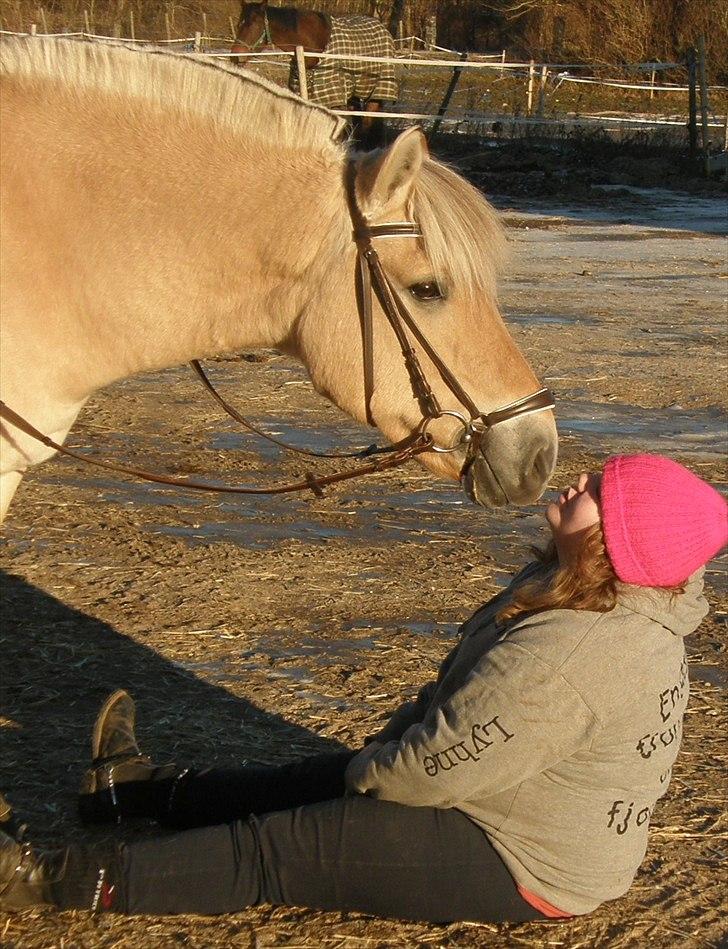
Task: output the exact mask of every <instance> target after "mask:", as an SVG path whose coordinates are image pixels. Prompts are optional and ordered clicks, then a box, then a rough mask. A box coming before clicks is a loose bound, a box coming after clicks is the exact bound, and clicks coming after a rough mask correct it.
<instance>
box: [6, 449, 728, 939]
mask: <svg viewBox="0 0 728 949" xmlns="http://www.w3.org/2000/svg"><path fill="white" fill-rule="evenodd" d="M546 520H547V522H548V525H549V527H550V529H551V533H552V543H551V545H550V547H549V549H548V550H547V551H546V552H545V553H544V554H543V555H542V557H541V558H540V561H539V562H538V563H535V564H531V565H529V566H528V567H526V568H525V569H524V570H522V571H521V573H519V574H518V575H517V576H516V577H515V579H514V580H513V581H512V582H511V584H510V585H509V586H508V587H507V589H505V590H504V591H503V592H501V593H500V594H498V596H496V597H495V598H494V599H492V600H491V601H490V602H489V603H487V604H486V605H485V606H483V607H481V609H479V610H478V611H477V612H476V613H475V615H474V616H473V617H472V618H471V619H470V620H468V622H467V623H465V624H464V626H463V627H462V630H461V634H462V635H461V638H460V641H459V643H458V645H457V646H456V647H455V648H454V649H453V650H452V652H451V653H450V655H449V656H448V657H447V658H446V660H445V662H444V663H443V664H442V666H441V668H440V670H439V674H438V676H437V679H436V680H435V681H432V682H429V683H428V684H427V685H425V686H424V687H423V688H422V689H420V692H419V694H418V695H417V698H416V700H415V701H412V702H406V703H405V704H404V705H402V706H401V707H400V708H399V709H398V710H397V711H396V712H395V714H394V715H393V716H392V718H391V719H390V721H389V722H388V724H387V725H386V727H385V728H384V729H383V730H382V731H381V732H379V734H377V735H375V736H374V737H373V738H372V739H371V740H369V741H368V742H367V743H366V744H365V746H364V747H363V749H361V750H358V751H343V752H337V753H334V754H328V755H322V756H321V755H319V756H315V757H311V758H308V759H306V760H304V761H300V762H293V763H287V764H283V765H280V766H277V767H268V766H262V765H257V766H252V765H250V766H249V765H244V766H241V767H239V768H235V769H223V768H208V769H205V770H195V769H188V768H185V769H182V768H180V767H178V766H175V765H156V764H155V763H154V762H153V761H151V759H149V758H148V757H146V756H144V755H143V754H142V753H141V752H140V750H139V748H138V746H137V743H136V739H135V736H134V703H133V701H132V700H131V698H130V697H129V696H128V695H127V694H126V693H125V692H123V691H119V692H115V693H114V694H113V695H112V696H111V697H110V698H109V699H108V700H107V701H106V703H105V704H104V707H103V708H102V710H101V713H100V715H99V718H98V720H97V723H96V727H95V729H94V736H93V741H92V745H93V758H94V760H93V763H92V767H91V769H90V770H89V771H88V772H87V773H86V776H85V779H84V783H83V787H82V792H81V796H80V809H81V816H82V818H83V819H84V820H85V821H88V822H99V821H107V820H108V821H122V820H127V819H138V818H151V819H153V820H156V821H158V822H159V823H160V824H162V825H164V826H166V827H172V828H176V832H175V833H167V834H165V835H164V836H159V837H156V838H152V839H148V838H147V839H144V840H139V841H135V842H126V843H115V842H114V843H106V844H101V843H100V844H89V845H78V844H71V845H70V846H67V847H64V848H62V849H60V850H57V851H54V852H50V853H41V852H34V851H33V850H32V848H31V847H30V846H29V845H28V844H23V843H19V842H17V841H16V840H15V839H14V838H13V837H12V836H11V835H10V834H9V833H3V834H2V835H1V836H0V907H1V908H3V909H14V908H22V907H27V906H32V905H36V904H39V903H50V904H53V905H55V906H57V907H59V908H61V909H68V908H72V907H73V908H91V909H94V910H96V911H99V912H101V911H113V912H120V913H150V914H155V915H161V914H167V913H202V914H216V913H234V912H237V911H239V910H242V909H243V908H245V907H247V906H251V905H254V904H257V903H262V902H267V903H277V904H295V905H298V906H308V907H313V908H317V909H324V910H344V911H345V910H359V911H363V912H368V913H373V914H377V915H381V916H391V917H397V918H405V919H415V920H423V921H432V922H437V923H441V922H449V921H454V920H475V921H487V922H503V921H509V922H524V921H528V920H538V919H544V918H546V917H561V918H564V917H568V916H572V915H576V914H584V913H589V912H591V911H592V910H594V909H595V908H596V907H597V906H599V905H600V904H601V903H603V902H604V901H606V900H612V899H616V898H617V897H619V896H621V895H622V894H624V893H626V891H627V890H628V888H629V886H630V884H631V882H632V880H633V878H634V876H635V874H636V872H637V869H638V867H639V866H640V863H641V862H642V859H643V857H644V855H645V850H646V847H647V834H648V827H649V823H650V815H651V814H652V811H653V808H654V807H655V804H656V802H657V801H658V799H659V798H660V797H662V795H663V794H664V793H665V792H666V790H667V788H668V785H669V782H670V774H671V770H672V766H673V763H674V761H675V758H676V757H677V752H678V748H679V746H680V738H681V728H682V720H683V713H684V711H685V707H686V704H687V701H688V668H687V662H686V657H685V647H684V644H683V637H684V636H686V635H687V634H689V633H691V632H693V631H694V630H695V629H696V628H697V627H698V625H699V624H700V622H701V620H702V619H703V617H704V616H705V615H706V613H707V611H708V606H707V603H706V601H705V599H704V598H703V593H702V591H703V569H702V568H703V566H704V565H705V564H706V563H707V561H708V560H710V558H711V557H713V556H714V555H715V554H716V553H717V552H718V551H719V550H720V549H721V548H722V547H723V545H724V544H725V543H726V542H727V541H728V506H727V505H726V502H725V500H724V499H723V498H722V497H721V496H720V495H719V494H718V492H717V491H715V490H714V489H713V488H712V487H710V486H709V485H708V484H706V483H705V482H704V481H702V480H701V479H699V478H698V477H696V476H695V475H694V474H692V473H691V472H689V471H688V470H687V469H685V468H684V467H682V466H681V465H679V464H677V463H676V462H674V461H671V460H669V459H667V458H664V457H661V456H657V455H633V456H625V455H622V456H615V457H613V458H611V459H610V460H609V461H608V462H607V463H606V465H605V466H604V469H603V471H602V473H601V475H599V474H586V473H583V474H581V475H580V476H579V478H578V480H577V482H576V484H575V485H574V486H572V487H570V488H567V489H566V490H565V491H564V492H563V493H562V494H561V495H560V496H559V498H558V500H556V501H553V502H552V503H550V504H549V505H548V506H547V508H546ZM193 828H194V829H193ZM8 829H9V828H8Z"/></svg>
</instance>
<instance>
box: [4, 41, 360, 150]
mask: <svg viewBox="0 0 728 949" xmlns="http://www.w3.org/2000/svg"><path fill="white" fill-rule="evenodd" d="M0 75H8V76H14V77H18V78H23V79H29V80H33V79H36V78H39V77H40V78H49V79H54V80H57V81H58V82H59V83H62V84H63V85H64V86H66V87H67V88H69V89H71V90H74V91H77V90H81V89H88V88H92V89H98V90H100V91H102V92H105V93H111V94H117V95H125V96H129V97H131V98H133V99H136V100H141V101H143V102H145V103H149V104H151V105H154V106H157V107H159V108H162V109H165V110H169V111H179V110H184V111H185V112H187V113H189V114H195V115H202V116H209V117H210V118H211V119H214V121H215V122H216V123H218V124H222V125H224V126H226V127H227V128H230V129H232V130H233V131H235V132H236V133H239V134H241V135H244V136H246V137H253V138H264V139H265V140H266V141H268V142H270V143H271V144H277V145H280V146H281V147H282V148H301V146H302V145H303V146H305V145H306V144H309V145H311V146H314V145H315V146H321V147H324V148H325V147H326V145H327V144H328V145H329V146H331V145H333V146H334V147H339V146H338V145H337V144H335V143H336V142H337V140H338V139H339V138H340V136H341V133H342V132H343V129H344V127H345V123H344V121H343V120H342V119H340V118H339V117H338V116H336V115H334V114H333V113H332V112H329V111H328V109H324V108H322V107H321V106H318V105H315V104H314V103H309V102H304V101H303V100H302V99H300V98H299V97H298V96H295V95H293V93H291V92H289V91H288V90H287V89H283V88H282V87H281V86H277V85H275V84H274V83H272V82H268V81H267V80H265V79H262V78H260V77H259V76H255V75H253V74H252V73H246V72H241V71H240V70H237V69H234V68H232V67H231V66H228V65H225V64H223V63H222V62H219V61H217V60H201V59H200V58H197V57H194V56H192V55H188V54H184V53H182V54H179V53H171V52H169V51H168V50H164V49H159V48H157V47H142V46H134V45H132V44H128V43H123V42H122V43H120V42H103V43H102V42H93V43H89V42H79V41H77V40H68V39H66V40H64V39H60V38H45V37H32V38H29V37H14V38H12V39H3V40H2V42H0Z"/></svg>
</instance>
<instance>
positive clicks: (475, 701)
mask: <svg viewBox="0 0 728 949" xmlns="http://www.w3.org/2000/svg"><path fill="white" fill-rule="evenodd" d="M597 724H598V723H597V720H596V718H595V716H594V714H593V713H592V711H591V710H590V708H589V707H588V706H587V704H586V703H585V701H584V700H583V698H582V697H581V695H580V694H579V693H578V692H577V691H576V689H574V688H573V686H572V685H571V684H570V683H569V682H567V681H566V680H565V679H564V678H563V677H562V675H561V674H560V672H559V671H558V670H557V669H554V668H553V667H552V666H550V665H549V664H548V663H546V662H544V661H543V660H542V659H540V658H538V657H536V656H534V655H533V654H532V653H530V652H529V651H528V650H527V649H525V648H524V647H523V646H522V645H520V644H518V643H516V642H512V641H510V640H508V639H505V640H503V641H501V642H499V643H498V644H497V645H496V646H494V647H493V648H492V649H490V650H489V651H488V652H487V653H486V654H485V655H484V656H482V657H481V658H480V660H479V661H478V662H477V664H476V665H475V666H474V667H473V669H472V670H471V672H470V673H469V674H468V676H467V678H466V679H465V681H464V683H463V685H462V686H461V688H460V689H458V690H457V691H456V692H454V693H453V694H452V695H451V696H450V698H449V699H448V700H447V701H446V702H445V703H444V704H443V705H441V706H439V707H432V708H431V709H430V710H429V711H428V712H427V714H426V715H425V718H424V720H423V721H421V722H418V723H415V724H413V725H411V726H410V727H409V728H408V729H407V730H406V731H405V732H404V733H403V734H402V736H401V738H400V739H399V740H392V741H388V742H387V743H386V744H379V743H377V744H374V745H372V746H369V747H366V748H365V749H364V750H363V751H362V752H361V753H360V754H359V755H357V756H356V757H355V758H353V759H352V761H351V762H350V763H349V766H348V768H347V771H346V785H347V790H348V791H350V792H354V793H359V794H367V795H369V796H370V797H376V798H380V799H382V800H387V801H397V802H399V803H401V804H409V805H412V806H431V807H453V806H456V805H457V804H458V803H459V802H463V801H466V800H469V799H471V798H473V797H485V796H488V795H490V794H496V793H498V792H500V791H504V790H506V789H508V788H510V787H513V786H514V785H516V784H519V783H520V782H521V781H523V780H525V779H526V778H528V777H529V776H531V775H534V774H538V773H539V772H541V771H544V770H545V769H547V768H548V767H549V766H551V765H553V764H555V763H556V762H558V761H561V760H563V759H564V758H566V757H568V756H570V755H571V754H573V753H574V752H575V751H576V750H577V749H579V748H580V747H583V746H584V745H586V744H588V743H589V742H590V741H591V738H592V737H593V734H594V732H595V730H596V727H597Z"/></svg>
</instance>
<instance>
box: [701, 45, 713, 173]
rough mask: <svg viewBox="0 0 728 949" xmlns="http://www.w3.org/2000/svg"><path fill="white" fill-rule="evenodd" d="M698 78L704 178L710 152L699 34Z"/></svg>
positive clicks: (702, 53)
mask: <svg viewBox="0 0 728 949" xmlns="http://www.w3.org/2000/svg"><path fill="white" fill-rule="evenodd" d="M698 78H699V80H700V126H701V131H702V136H701V139H702V146H703V171H704V173H705V177H706V178H707V177H708V176H709V175H710V169H709V167H708V152H709V150H710V133H709V132H708V80H707V76H706V68H705V36H703V34H702V33H701V34H700V37H699V39H698Z"/></svg>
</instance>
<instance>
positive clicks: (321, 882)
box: [122, 752, 543, 923]
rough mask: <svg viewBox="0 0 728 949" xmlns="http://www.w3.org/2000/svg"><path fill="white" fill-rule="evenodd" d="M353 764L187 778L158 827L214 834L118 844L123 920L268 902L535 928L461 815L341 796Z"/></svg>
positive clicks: (321, 761)
mask: <svg viewBox="0 0 728 949" xmlns="http://www.w3.org/2000/svg"><path fill="white" fill-rule="evenodd" d="M351 757H352V752H341V753H338V754H335V755H325V756H319V757H316V758H309V759H305V760H304V761H301V762H294V763H292V764H286V765H283V766H279V767H270V768H268V767H261V766H255V767H253V766H245V767H243V768H239V769H218V768H212V769H208V770H206V771H200V772H193V771H190V772H188V773H187V774H185V775H184V777H183V778H182V779H181V780H180V781H178V782H177V784H176V786H175V788H174V793H173V797H172V801H171V808H170V810H169V812H168V814H167V819H166V820H164V822H165V823H168V824H169V823H173V824H174V825H175V826H177V827H179V826H183V825H186V826H188V827H189V826H195V825H199V824H203V823H204V824H210V825H213V826H204V827H203V826H197V827H196V829H191V830H185V831H182V832H178V833H174V834H171V835H170V836H166V837H159V838H155V839H147V840H143V841H140V842H138V843H131V844H126V845H124V848H123V856H122V860H123V867H124V874H123V875H124V889H125V891H126V904H127V905H126V910H127V911H128V912H130V913H150V914H167V913H201V914H217V913H234V912H237V911H239V910H241V909H243V908H245V907H246V906H252V905H255V904H257V903H275V904H286V905H297V906H308V907H311V908H316V909H327V910H343V911H345V910H359V911H362V912H366V913H372V914H375V915H378V916H389V917H395V918H400V919H414V920H423V921H429V922H437V923H442V922H450V921H454V920H474V921H483V922H507V921H510V922H525V921H528V920H534V919H543V917H542V916H541V914H540V913H539V912H538V911H537V910H535V909H534V908H533V907H532V906H531V905H530V904H529V903H527V902H526V901H525V900H524V899H523V898H522V897H521V896H520V894H519V893H518V890H517V889H516V886H515V884H514V882H513V879H512V877H511V875H510V873H509V872H508V870H507V869H506V867H505V865H504V864H503V862H502V861H501V859H500V857H499V856H498V854H497V853H496V852H495V850H494V849H493V848H492V846H491V845H490V843H489V841H488V838H487V836H486V835H485V833H484V832H483V831H482V830H480V828H478V827H477V826H476V825H475V824H474V823H473V822H472V821H471V820H470V819H469V818H468V817H466V816H465V815H464V814H462V813H461V812H460V811H457V810H454V809H451V810H442V809H438V808H434V807H408V806H404V805H402V804H395V803H391V802H388V801H377V800H374V799H372V798H369V797H364V796H360V795H355V796H352V797H343V796H342V795H343V792H344V780H343V779H344V771H345V769H346V765H347V763H348V761H349V760H350V758H351ZM299 805H302V806H299ZM265 811H268V812H269V813H265ZM256 813H257V814H262V816H249V815H255V814H256ZM157 816H158V817H159V818H160V819H164V814H162V813H160V814H158V815H157Z"/></svg>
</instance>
